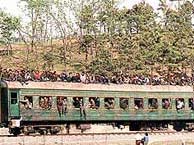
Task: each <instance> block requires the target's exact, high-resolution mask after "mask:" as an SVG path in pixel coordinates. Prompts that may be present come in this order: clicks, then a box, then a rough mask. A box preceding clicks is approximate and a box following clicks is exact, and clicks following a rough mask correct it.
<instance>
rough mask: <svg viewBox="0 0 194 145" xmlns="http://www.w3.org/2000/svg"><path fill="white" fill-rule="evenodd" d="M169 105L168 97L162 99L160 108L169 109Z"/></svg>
mask: <svg viewBox="0 0 194 145" xmlns="http://www.w3.org/2000/svg"><path fill="white" fill-rule="evenodd" d="M170 107H171V100H170V99H168V98H164V99H162V108H163V109H170Z"/></svg>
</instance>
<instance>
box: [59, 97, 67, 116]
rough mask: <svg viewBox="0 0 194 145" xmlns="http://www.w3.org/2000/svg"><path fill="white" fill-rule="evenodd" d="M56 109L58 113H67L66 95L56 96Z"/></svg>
mask: <svg viewBox="0 0 194 145" xmlns="http://www.w3.org/2000/svg"><path fill="white" fill-rule="evenodd" d="M57 109H58V111H59V113H60V114H61V113H67V97H64V96H58V97H57Z"/></svg>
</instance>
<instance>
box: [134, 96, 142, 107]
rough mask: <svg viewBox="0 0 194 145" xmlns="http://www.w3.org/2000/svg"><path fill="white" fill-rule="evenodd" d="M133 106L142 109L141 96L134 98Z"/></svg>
mask: <svg viewBox="0 0 194 145" xmlns="http://www.w3.org/2000/svg"><path fill="white" fill-rule="evenodd" d="M134 107H135V109H136V110H138V109H143V98H134Z"/></svg>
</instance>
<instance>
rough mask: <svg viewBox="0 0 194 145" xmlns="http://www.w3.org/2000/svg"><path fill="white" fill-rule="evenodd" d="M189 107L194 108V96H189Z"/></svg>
mask: <svg viewBox="0 0 194 145" xmlns="http://www.w3.org/2000/svg"><path fill="white" fill-rule="evenodd" d="M189 108H190V109H191V110H194V98H189Z"/></svg>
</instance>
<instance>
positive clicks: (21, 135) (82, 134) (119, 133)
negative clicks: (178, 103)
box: [0, 131, 194, 137]
mask: <svg viewBox="0 0 194 145" xmlns="http://www.w3.org/2000/svg"><path fill="white" fill-rule="evenodd" d="M145 133H148V134H149V135H168V134H188V133H194V131H192V132H191V131H190V132H189V131H181V132H176V131H129V132H103V133H70V134H66V133H59V134H55V135H52V134H45V135H40V134H38V133H34V134H29V135H24V134H20V135H18V137H24V136H32V137H36V136H100V135H104V136H108V135H136V134H140V135H144V134H145ZM0 137H14V135H11V134H0Z"/></svg>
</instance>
